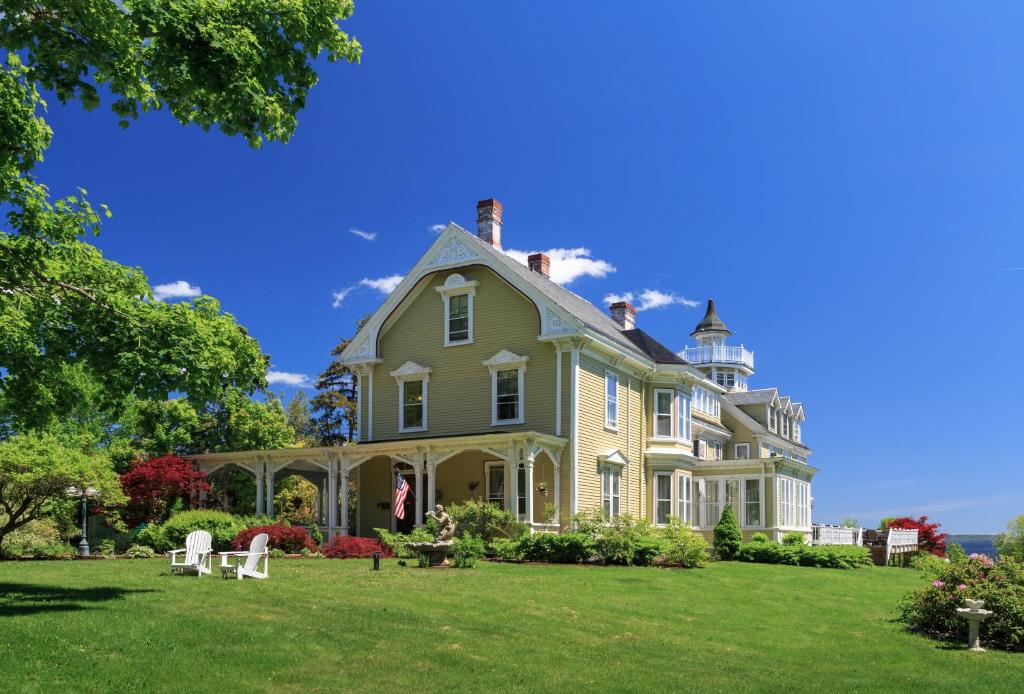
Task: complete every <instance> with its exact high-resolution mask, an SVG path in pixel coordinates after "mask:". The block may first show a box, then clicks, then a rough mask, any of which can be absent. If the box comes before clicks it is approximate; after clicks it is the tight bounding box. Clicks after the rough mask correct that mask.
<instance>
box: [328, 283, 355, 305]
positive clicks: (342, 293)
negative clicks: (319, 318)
mask: <svg viewBox="0 0 1024 694" xmlns="http://www.w3.org/2000/svg"><path fill="white" fill-rule="evenodd" d="M353 289H355V287H345V288H344V289H340V290H338V291H336V292H332V293H331V297H332V298H333V299H334V300H333V301H332V302H331V306H332V307H333V308H341V304H342V303H343V302H344V301H345V297H346V296H348V294H349V292H351V291H352V290H353Z"/></svg>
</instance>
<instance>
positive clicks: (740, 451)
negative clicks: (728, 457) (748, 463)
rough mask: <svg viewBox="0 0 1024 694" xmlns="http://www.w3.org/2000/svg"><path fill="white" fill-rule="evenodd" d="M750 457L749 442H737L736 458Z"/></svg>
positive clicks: (745, 458)
mask: <svg viewBox="0 0 1024 694" xmlns="http://www.w3.org/2000/svg"><path fill="white" fill-rule="evenodd" d="M749 458H750V444H749V443H737V444H736V459H737V460H747V459H749Z"/></svg>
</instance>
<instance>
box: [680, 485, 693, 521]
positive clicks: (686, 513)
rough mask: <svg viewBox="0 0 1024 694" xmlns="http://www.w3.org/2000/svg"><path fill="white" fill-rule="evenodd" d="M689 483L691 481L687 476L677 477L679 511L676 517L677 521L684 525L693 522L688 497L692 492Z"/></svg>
mask: <svg viewBox="0 0 1024 694" xmlns="http://www.w3.org/2000/svg"><path fill="white" fill-rule="evenodd" d="M690 482H691V480H690V476H689V475H680V476H679V496H678V500H679V511H678V513H677V515H678V516H679V520H681V521H682V522H684V523H692V522H693V504H692V499H691V497H690V494H691V491H692V490H691V484H690Z"/></svg>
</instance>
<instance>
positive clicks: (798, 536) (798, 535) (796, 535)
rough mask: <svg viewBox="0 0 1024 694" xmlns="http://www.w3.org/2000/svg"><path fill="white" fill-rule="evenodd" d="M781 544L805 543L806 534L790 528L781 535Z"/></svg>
mask: <svg viewBox="0 0 1024 694" xmlns="http://www.w3.org/2000/svg"><path fill="white" fill-rule="evenodd" d="M782 544H784V545H794V546H795V545H806V544H807V536H806V535H804V534H803V533H802V532H800V531H799V530H791V531H789V532H788V533H786V534H785V535H783V536H782Z"/></svg>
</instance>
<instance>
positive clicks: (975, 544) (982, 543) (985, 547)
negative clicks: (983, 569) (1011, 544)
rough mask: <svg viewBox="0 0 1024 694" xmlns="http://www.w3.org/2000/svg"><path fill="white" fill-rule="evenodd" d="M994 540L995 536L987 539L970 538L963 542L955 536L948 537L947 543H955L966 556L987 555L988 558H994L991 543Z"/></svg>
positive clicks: (994, 553) (994, 548) (994, 549)
mask: <svg viewBox="0 0 1024 694" xmlns="http://www.w3.org/2000/svg"><path fill="white" fill-rule="evenodd" d="M995 539H996V536H995V535H991V536H989V537H977V536H975V537H971V538H965V539H963V540H960V539H957V536H956V535H950V537H949V539H948V540H947V541H946V542H947V543H956V544H958V545H960V546H961V547H963V548H964V551H965V552H967V553H968V554H987V555H988V556H990V557H995V556H996V547H995V545H994V544H993V541H994V540H995Z"/></svg>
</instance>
